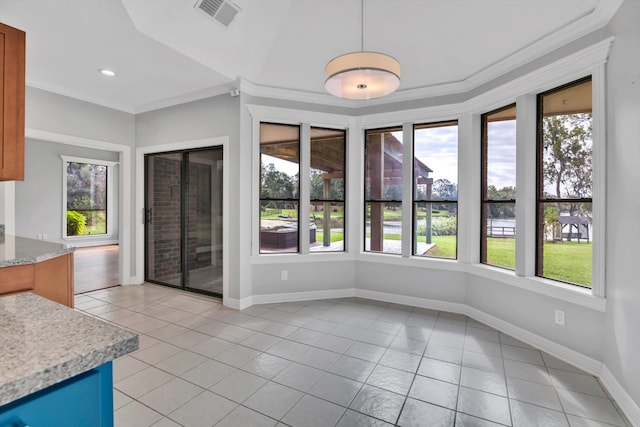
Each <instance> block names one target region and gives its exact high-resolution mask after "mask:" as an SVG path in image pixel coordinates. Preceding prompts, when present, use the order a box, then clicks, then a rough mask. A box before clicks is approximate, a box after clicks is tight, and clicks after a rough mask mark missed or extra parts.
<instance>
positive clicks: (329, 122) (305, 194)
mask: <svg viewBox="0 0 640 427" xmlns="http://www.w3.org/2000/svg"><path fill="white" fill-rule="evenodd" d="M246 107H247V109H248V110H249V113H250V114H251V118H252V141H251V147H252V152H253V153H256V155H254V156H252V159H251V182H252V187H251V188H252V191H251V200H252V202H251V203H252V207H253V208H252V209H251V224H252V226H251V232H252V235H251V236H252V238H251V241H252V242H253V243H252V247H251V254H252V261H253V262H254V263H257V264H269V263H271V261H264V262H263V261H261V259H273V260H274V261H277V260H279V261H277V262H283V261H284V260H286V262H290V261H291V260H293V259H295V261H294V262H303V261H305V262H308V261H309V260H314V261H318V260H330V259H335V257H336V256H337V257H339V258H340V259H344V257H345V256H346V254H347V252H348V251H349V248H350V247H351V245H350V242H354V241H355V240H354V237H353V233H354V230H353V226H352V224H351V221H349V222H348V223H345V225H346V228H347V234H346V235H345V250H344V252H311V251H310V250H309V241H308V240H305V239H299V242H298V243H299V247H298V252H295V253H289V254H285V253H282V254H264V253H263V254H261V253H260V244H259V242H260V215H259V212H260V208H259V200H260V188H259V186H258V185H256V183H258V182H260V176H259V172H258V171H259V170H260V156H259V155H258V153H260V123H262V122H269V123H278V124H283V125H296V126H300V176H301V177H303V176H306V177H308V176H309V161H310V153H311V149H310V147H311V132H310V129H311V127H320V128H328V129H340V130H346V131H347V153H346V155H347V159H346V163H347V188H346V189H345V190H346V194H345V212H347V216H348V217H349V218H354V217H353V215H352V214H351V213H350V212H351V209H352V207H353V205H355V204H354V203H350V199H351V197H350V196H351V194H352V193H353V190H354V188H353V184H354V181H355V182H356V183H359V182H360V179H359V178H358V177H354V175H353V171H352V170H351V168H350V167H349V166H350V164H349V160H350V159H351V158H352V156H351V155H350V152H351V151H352V148H351V147H355V145H356V144H353V143H352V141H351V138H352V133H353V132H351V129H352V128H354V126H353V119H350V118H349V117H345V116H341V115H338V114H329V113H316V112H312V111H301V110H292V109H288V108H278V107H266V106H262V105H253V104H247V105H246ZM309 185H310V184H309V181H308V180H305V179H300V181H299V186H300V189H299V193H300V211H299V216H300V218H308V217H309V203H310V202H309V195H310V188H309ZM345 221H347V218H345ZM298 227H299V233H298V236H309V222H308V221H299V225H298Z"/></svg>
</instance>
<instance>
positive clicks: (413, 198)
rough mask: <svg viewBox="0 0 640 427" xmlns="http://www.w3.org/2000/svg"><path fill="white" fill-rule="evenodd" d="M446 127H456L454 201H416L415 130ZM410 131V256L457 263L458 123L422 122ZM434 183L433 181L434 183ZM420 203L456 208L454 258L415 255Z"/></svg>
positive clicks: (446, 121) (449, 121)
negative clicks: (418, 206) (447, 205)
mask: <svg viewBox="0 0 640 427" xmlns="http://www.w3.org/2000/svg"><path fill="white" fill-rule="evenodd" d="M446 126H456V131H457V135H458V136H457V140H456V153H457V155H456V157H457V159H456V169H457V182H456V183H455V185H456V199H455V200H449V199H443V200H437V199H433V198H429V199H427V198H425V199H420V200H418V198H417V196H416V195H417V188H416V176H415V167H414V163H415V161H416V160H418V159H417V158H416V156H415V151H416V150H415V148H416V137H415V135H416V130H419V129H425V128H438V127H446ZM412 131H413V139H412V147H411V153H412V162H411V166H410V167H411V178H412V179H411V256H413V257H417V258H424V259H440V260H451V261H457V260H458V253H459V227H458V225H459V223H458V221H459V210H458V209H459V203H458V200H459V197H458V196H457V189H458V187H459V184H460V174H459V172H458V171H459V167H460V121H459V120H458V119H451V120H438V121H428V122H423V123H414V124H413V126H412ZM434 182H435V181H434ZM420 203H427V204H434V203H441V204H452V205H455V206H456V234H455V236H456V253H455V257H453V258H447V257H438V256H429V255H418V254H416V247H415V246H416V243H417V235H416V232H417V226H418V224H417V212H418V208H417V205H418V204H420Z"/></svg>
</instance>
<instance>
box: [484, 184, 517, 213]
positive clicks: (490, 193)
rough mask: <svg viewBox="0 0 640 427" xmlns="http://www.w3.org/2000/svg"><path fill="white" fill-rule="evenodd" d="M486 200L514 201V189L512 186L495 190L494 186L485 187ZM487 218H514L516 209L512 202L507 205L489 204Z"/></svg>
mask: <svg viewBox="0 0 640 427" xmlns="http://www.w3.org/2000/svg"><path fill="white" fill-rule="evenodd" d="M487 198H488V199H489V200H514V199H515V198H516V189H515V187H512V186H506V187H502V188H500V189H497V188H496V187H495V185H490V186H488V187H487ZM488 206H489V218H515V217H516V207H515V204H514V203H512V202H507V203H489V204H488Z"/></svg>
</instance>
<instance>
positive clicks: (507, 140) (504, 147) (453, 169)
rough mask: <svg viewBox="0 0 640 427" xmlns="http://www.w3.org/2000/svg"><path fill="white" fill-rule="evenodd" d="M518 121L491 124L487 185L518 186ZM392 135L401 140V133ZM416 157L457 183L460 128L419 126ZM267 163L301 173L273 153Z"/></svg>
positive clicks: (437, 174)
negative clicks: (516, 136)
mask: <svg viewBox="0 0 640 427" xmlns="http://www.w3.org/2000/svg"><path fill="white" fill-rule="evenodd" d="M515 132H516V122H515V120H509V121H500V122H493V123H490V124H489V153H488V154H489V158H488V163H489V170H488V185H495V186H496V188H498V189H500V188H503V187H505V186H515V184H516V182H515V180H516V171H515V169H516V166H515V165H516V150H515ZM393 135H394V136H395V137H396V138H397V139H398V140H399V141H402V132H394V133H393ZM414 139H415V141H414V142H415V153H414V154H415V156H416V157H417V158H418V159H420V160H421V161H422V162H423V163H424V164H425V165H427V166H428V167H429V168H430V169H432V170H433V172H432V173H431V175H430V176H431V177H432V178H433V179H434V180H436V179H447V180H449V181H450V182H452V183H455V184H457V183H458V128H457V126H443V127H438V128H426V129H417V130H416V133H415V137H414ZM262 161H263V162H265V163H266V164H269V163H273V164H274V165H275V166H276V168H277V169H278V170H280V171H282V172H285V173H286V174H288V175H295V174H296V173H297V172H298V165H297V164H295V163H292V162H288V161H286V160H280V159H277V158H275V157H271V156H266V155H263V156H262Z"/></svg>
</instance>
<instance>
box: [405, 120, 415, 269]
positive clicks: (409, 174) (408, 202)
mask: <svg viewBox="0 0 640 427" xmlns="http://www.w3.org/2000/svg"><path fill="white" fill-rule="evenodd" d="M402 157H403V158H404V159H406V160H405V161H403V162H402V256H403V257H410V256H411V251H412V244H411V242H412V240H413V209H414V206H413V185H412V182H413V161H411V159H413V123H404V124H403V125H402Z"/></svg>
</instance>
